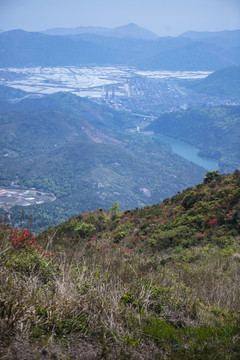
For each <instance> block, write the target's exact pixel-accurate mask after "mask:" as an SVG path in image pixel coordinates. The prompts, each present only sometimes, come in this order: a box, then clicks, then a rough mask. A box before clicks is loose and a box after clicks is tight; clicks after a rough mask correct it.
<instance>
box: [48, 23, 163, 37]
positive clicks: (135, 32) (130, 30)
mask: <svg viewBox="0 0 240 360" xmlns="http://www.w3.org/2000/svg"><path fill="white" fill-rule="evenodd" d="M43 33H44V34H48V35H76V34H94V35H104V36H111V37H116V38H134V39H142V40H156V39H157V38H158V35H156V34H155V33H154V32H152V31H150V30H147V29H144V28H143V27H140V26H138V25H136V24H133V23H130V24H128V25H123V26H118V27H115V28H114V29H109V28H105V27H98V26H79V27H77V28H61V27H60V28H54V29H48V30H45V31H43Z"/></svg>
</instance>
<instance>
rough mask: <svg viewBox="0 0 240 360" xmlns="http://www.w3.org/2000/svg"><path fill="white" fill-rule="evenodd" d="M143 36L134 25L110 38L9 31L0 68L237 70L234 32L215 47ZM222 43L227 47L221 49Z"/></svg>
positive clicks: (1, 37)
mask: <svg viewBox="0 0 240 360" xmlns="http://www.w3.org/2000/svg"><path fill="white" fill-rule="evenodd" d="M94 29H95V28H94ZM97 29H98V28H97ZM102 31H103V30H102ZM96 32H97V30H96ZM99 32H101V31H99ZM113 34H115V35H113ZM146 34H148V35H149V33H148V30H145V29H143V28H140V27H137V26H136V25H134V24H129V25H127V26H123V27H119V28H115V29H113V30H112V35H111V36H105V35H102V34H99V33H98V34H94V33H92V34H91V33H77V34H71V35H67V36H65V35H64V36H57V35H46V34H42V33H33V32H26V31H23V30H12V31H8V32H4V33H1V34H0V49H1V57H0V66H1V67H11V66H19V67H22V66H69V65H75V66H81V65H90V64H91V65H92V64H95V65H124V66H133V67H137V68H144V69H162V70H209V71H214V70H218V69H222V68H226V67H229V66H233V65H239V64H240V46H236V42H234V45H232V43H233V40H231V39H233V37H235V38H236V39H237V38H238V37H239V32H238V31H236V32H227V33H226V34H224V40H223V41H222V42H221V36H222V35H221V36H219V37H218V41H217V42H216V43H211V42H209V41H205V39H204V38H203V39H202V40H201V41H199V40H198V39H197V40H196V39H191V38H189V37H187V35H188V33H186V34H185V36H180V37H163V38H156V39H151V40H149V36H150V35H149V36H148V35H146ZM190 35H191V33H190ZM190 35H188V36H190ZM215 35H216V34H215ZM113 36H115V37H113ZM151 36H153V35H151ZM144 37H145V38H146V37H148V40H146V39H143V38H144ZM228 38H229V39H230V40H229V44H228V45H226V42H227V39H228Z"/></svg>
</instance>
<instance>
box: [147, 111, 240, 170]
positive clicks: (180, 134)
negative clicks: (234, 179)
mask: <svg viewBox="0 0 240 360" xmlns="http://www.w3.org/2000/svg"><path fill="white" fill-rule="evenodd" d="M146 130H151V131H154V132H156V133H157V132H159V133H162V134H164V135H168V136H172V137H176V138H179V139H181V140H184V141H186V142H188V143H190V144H192V145H195V146H196V147H197V148H199V149H200V150H201V151H200V155H201V156H206V157H210V158H213V159H216V160H218V162H219V167H220V171H221V172H226V173H227V172H230V171H234V169H239V168H240V163H239V159H240V148H239V144H240V107H239V106H218V107H207V108H199V109H187V110H185V111H180V112H173V113H165V114H162V115H161V116H160V117H159V118H158V119H157V120H155V121H153V122H152V123H151V124H150V125H149V126H148V127H147V128H146Z"/></svg>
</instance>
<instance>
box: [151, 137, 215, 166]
mask: <svg viewBox="0 0 240 360" xmlns="http://www.w3.org/2000/svg"><path fill="white" fill-rule="evenodd" d="M151 136H153V137H154V138H157V139H159V140H162V141H164V142H166V143H167V144H169V145H170V146H171V148H172V151H173V152H174V153H175V154H178V155H180V156H182V157H183V158H184V159H186V160H188V161H192V162H193V163H195V164H197V165H199V166H201V167H203V168H204V169H206V170H207V171H216V170H218V169H219V167H218V163H217V161H216V160H213V159H209V158H204V157H201V156H199V155H198V152H199V149H198V148H196V147H195V146H193V145H190V144H188V143H186V142H185V141H182V140H179V139H175V138H172V137H170V136H166V135H162V134H152V135H151Z"/></svg>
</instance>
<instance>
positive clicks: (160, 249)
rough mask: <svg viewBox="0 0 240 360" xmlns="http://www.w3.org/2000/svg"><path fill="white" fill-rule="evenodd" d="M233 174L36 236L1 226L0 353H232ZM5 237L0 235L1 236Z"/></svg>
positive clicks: (236, 325) (235, 343)
mask: <svg viewBox="0 0 240 360" xmlns="http://www.w3.org/2000/svg"><path fill="white" fill-rule="evenodd" d="M239 189H240V172H239V171H235V172H234V173H233V174H232V175H225V176H220V175H219V174H218V173H217V172H213V173H207V175H206V177H205V179H204V182H203V184H200V185H197V186H195V187H193V188H189V189H186V190H184V191H183V192H181V193H178V194H177V195H175V196H174V197H173V198H169V199H166V200H165V201H164V202H163V203H162V204H158V205H154V206H152V207H150V206H147V207H145V208H143V209H139V210H138V209H136V210H129V211H125V212H123V211H122V210H120V209H119V206H118V205H117V204H115V205H114V206H113V207H112V208H111V210H109V211H103V210H102V209H99V210H97V211H93V212H90V213H84V214H81V215H79V216H77V217H75V218H71V219H69V220H68V221H67V222H65V223H63V224H61V225H59V226H57V227H55V228H50V229H48V230H47V231H45V232H43V233H41V234H39V235H38V237H37V238H36V239H35V238H34V237H33V236H32V235H31V234H30V233H28V232H26V231H13V230H12V229H11V228H10V227H9V226H6V225H1V227H0V238H1V242H0V244H1V245H0V247H1V248H0V256H1V261H0V269H1V271H0V274H1V275H0V285H1V286H0V289H1V290H0V321H1V332H0V339H1V340H0V341H1V342H0V344H1V345H0V356H1V357H2V358H11V359H20V358H24V359H26V360H28V359H31V360H32V359H34V360H35V359H53V358H54V359H56V360H58V359H59V360H60V359H109V360H110V359H136V360H139V359H140V360H141V359H149V360H155V359H156V360H160V359H184V360H185V359H186V360H188V359H189V360H191V359H199V360H200V359H206V360H210V359H211V360H213V359H220V360H225V359H229V360H230V359H231V360H232V359H234V360H237V359H238V356H239V352H240V338H239V331H240V322H239V311H240V302H239V299H240V292H239V289H240V283H239V279H240V276H239V275H240V273H239V261H240V247H239V232H240V218H239V210H240V190H239ZM9 235H10V236H9Z"/></svg>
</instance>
